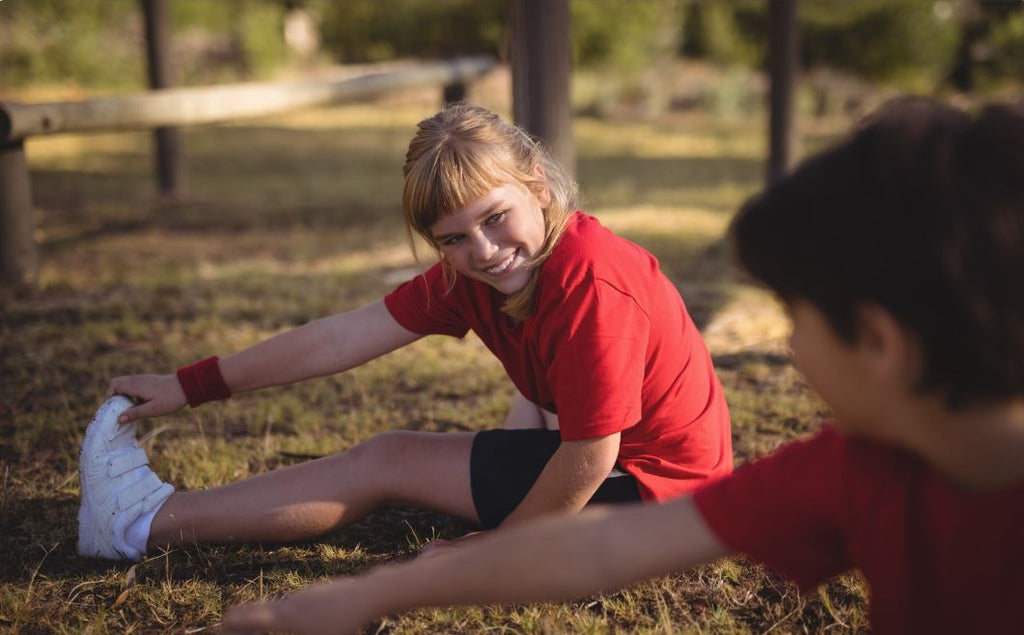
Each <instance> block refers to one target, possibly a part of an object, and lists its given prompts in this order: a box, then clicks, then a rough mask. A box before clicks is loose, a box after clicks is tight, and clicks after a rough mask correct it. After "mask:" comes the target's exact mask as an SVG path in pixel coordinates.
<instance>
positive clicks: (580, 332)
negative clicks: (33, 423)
mask: <svg viewBox="0 0 1024 635" xmlns="http://www.w3.org/2000/svg"><path fill="white" fill-rule="evenodd" d="M403 173H404V176H405V185H404V191H403V200H402V202H403V207H404V210H405V218H406V222H407V225H408V228H409V231H410V233H411V232H416V233H417V234H419V235H420V236H422V237H423V238H425V239H426V240H427V241H428V243H429V244H431V245H432V246H434V247H435V248H436V250H437V252H438V254H439V256H440V262H439V263H438V264H436V265H434V266H433V267H432V268H431V269H429V270H428V271H427V272H426V273H424V274H422V275H420V276H417V277H416V278H414V279H412V280H410V281H409V282H406V283H404V284H402V285H401V286H399V287H398V288H397V289H395V290H394V291H393V292H392V293H390V294H388V295H387V296H386V297H384V298H383V299H382V300H380V301H377V302H374V303H372V304H369V305H367V306H364V307H362V308H359V309H356V310H353V311H349V312H346V313H340V314H337V315H333V316H330V317H326V318H323V319H320V320H316V321H314V322H311V323H309V324H306V325H304V326H302V327H299V328H296V329H294V330H291V331H288V332H285V333H282V334H280V335H278V336H276V337H273V338H271V339H268V340H266V341H264V342H262V343H260V344H257V345H255V346H253V347H251V348H249V349H246V350H243V351H241V352H239V353H236V354H234V355H231V356H229V357H226V358H224V359H222V360H218V359H217V358H216V357H212V358H209V359H206V360H203V361H201V362H198V363H196V364H193V365H191V366H186V367H184V368H182V369H179V370H178V372H177V373H176V374H172V375H136V376H128V377H118V378H115V379H114V380H113V381H111V383H110V387H109V391H108V393H109V395H127V396H129V397H132V398H135V399H136V400H139V401H140V402H141V404H140V405H137V406H133V404H131V403H130V402H129V401H128V400H127V399H123V398H118V399H114V400H111V401H108V402H107V404H105V405H104V407H103V408H101V409H100V412H99V413H98V414H97V417H96V419H95V420H94V422H93V424H92V425H91V426H90V429H89V431H88V432H87V434H86V438H85V441H84V442H83V450H82V459H81V461H82V462H81V477H82V506H81V509H80V512H79V543H78V548H79V552H80V553H82V554H83V555H89V556H99V557H106V558H114V559H118V558H127V559H138V558H139V557H141V556H142V554H144V553H145V552H146V550H147V549H150V548H154V547H156V546H161V545H170V544H180V543H193V542H197V543H229V542H255V541H274V542H277V541H290V540H298V539H302V538H308V537H312V536H316V535H320V534H323V533H325V532H328V531H331V530H334V529H337V528H339V527H341V526H343V525H346V524H348V523H351V522H353V521H355V520H357V519H359V518H360V517H361V516H363V515H365V514H366V513H368V512H369V511H371V510H372V509H374V508H375V507H377V506H379V505H382V504H385V503H393V502H400V503H405V504H410V505H416V506H422V507H428V508H432V509H436V510H439V511H443V512H447V513H449V514H454V515H457V516H460V517H463V518H466V519H468V520H470V521H474V522H477V523H479V524H480V525H481V526H483V527H485V528H494V527H498V526H499V525H501V526H505V525H511V524H515V523H518V522H520V521H523V520H525V519H528V518H531V517H535V516H539V515H542V514H546V513H550V512H554V511H558V510H566V511H578V510H579V509H581V508H582V507H583V506H584V505H586V504H587V503H588V502H590V503H593V502H618V501H632V500H640V499H642V500H665V499H668V498H672V497H675V496H678V495H680V494H683V493H687V492H690V491H692V490H694V489H695V488H696V487H698V486H699V485H701V484H703V483H705V482H707V481H709V480H712V479H716V478H719V477H722V476H724V475H726V474H728V473H729V472H730V471H731V469H732V448H731V436H730V425H729V417H728V410H727V407H726V404H725V400H724V397H723V394H722V389H721V386H720V385H719V383H718V380H717V378H716V377H715V375H714V372H713V370H712V366H711V358H710V356H709V354H708V352H707V349H706V347H705V346H704V343H703V341H702V340H701V337H700V334H699V332H698V331H697V329H696V327H695V326H694V324H693V322H692V321H691V320H690V317H689V315H688V314H687V312H686V309H685V307H684V305H683V302H682V299H681V298H680V297H679V294H678V292H677V291H676V289H675V287H674V286H673V285H672V284H671V283H670V282H669V281H668V279H667V278H666V277H665V276H664V275H663V274H662V273H661V272H660V271H659V269H658V263H657V261H656V260H655V259H654V257H653V256H651V255H650V254H648V253H647V252H646V251H644V250H643V249H641V248H640V247H638V246H636V245H634V244H632V243H630V242H628V241H626V240H624V239H621V238H618V237H616V236H614V235H613V234H612V233H611V232H609V231H608V230H607V229H605V228H604V227H602V226H601V224H600V223H599V222H598V221H597V220H596V219H595V218H593V217H591V216H588V215H586V214H584V213H582V212H579V211H575V198H576V186H575V184H574V183H573V182H572V181H571V180H570V179H569V178H567V176H566V175H565V173H564V172H563V170H562V169H561V168H560V167H559V166H558V165H557V164H555V163H554V162H553V161H552V160H551V159H550V157H549V156H548V154H547V153H546V152H545V151H544V150H543V149H542V148H541V147H540V146H539V145H538V144H537V143H535V142H534V141H533V140H532V139H530V137H529V136H528V135H527V134H525V133H524V132H523V131H522V130H520V129H519V128H517V127H515V126H512V125H509V124H506V123H504V122H503V121H501V119H500V118H498V117H497V116H496V115H494V114H492V113H491V112H489V111H487V110H485V109H482V108H479V107H475V106H470V105H465V104H457V105H453V106H449V107H447V108H445V109H444V110H442V111H441V112H440V113H438V114H436V115H434V116H433V117H430V118H428V119H426V120H424V121H422V122H420V124H419V126H418V128H417V132H416V134H415V136H414V137H413V139H412V141H411V143H410V144H409V149H408V152H407V154H406V161H405V165H404V167H403ZM470 330H472V331H473V332H474V333H476V334H477V336H478V337H479V338H480V339H481V340H482V341H483V342H484V344H485V345H486V346H487V347H488V348H489V349H490V350H491V351H492V352H493V353H494V354H495V355H496V356H497V357H498V359H499V360H501V362H502V364H503V365H504V367H505V369H506V371H507V372H508V374H509V377H510V378H511V380H512V381H513V383H514V384H515V386H516V388H517V389H518V391H519V394H518V395H517V397H516V399H515V401H514V403H513V404H512V407H511V409H510V411H509V414H508V418H507V420H506V426H505V429H500V430H487V431H484V432H477V433H473V432H464V433H425V432H388V433H384V434H380V435H377V436H375V437H373V438H371V439H369V440H368V441H366V442H364V443H362V444H360V445H358V446H356V447H355V448H353V449H351V450H349V451H347V452H342V453H339V454H337V455H334V456H330V457H326V458H323V459H319V460H316V461H310V462H308V463H303V464H299V465H295V466H291V467H288V468H284V469H279V470H276V471H274V472H271V473H268V474H263V475H260V476H256V477H254V478H250V479H246V480H243V481H239V482H236V483H232V484H229V485H226V486H223V487H217V488H213V489H209V490H204V491H198V492H178V493H172V492H173V490H172V488H171V487H170V486H169V485H167V484H166V483H162V482H161V481H160V479H158V478H157V477H156V476H155V475H154V474H153V473H152V472H151V471H150V470H149V468H148V467H147V465H146V463H147V459H146V457H145V453H144V452H143V451H142V450H141V449H139V448H138V445H137V443H136V441H135V436H134V431H133V429H132V427H131V426H122V425H121V424H127V423H130V422H134V421H136V420H138V419H140V418H143V417H153V416H159V415H164V414H168V413H171V412H174V411H176V410H178V409H179V408H181V407H182V406H183V405H184V404H185V403H186V402H187V403H189V404H190V405H191V406H192V407H196V406H198V405H199V404H200V403H203V402H205V401H211V400H215V399H223V398H226V397H228V396H230V395H231V394H232V393H237V392H242V391H246V390H255V389H258V388H266V387H268V386H280V385H283V384H288V383H292V382H296V381H301V380H304V379H308V378H311V377H320V376H324V375H328V374H332V373H338V372H342V371H344V370H347V369H349V368H353V367H355V366H358V365H359V364H362V363H364V362H367V361H369V360H371V359H374V358H376V357H378V356H380V355H383V354H385V353H387V352H389V351H392V350H395V349H397V348H399V347H402V346H405V345H407V344H410V343H412V342H414V341H416V340H417V339H419V338H421V337H423V336H424V335H427V334H447V335H452V336H455V337H463V336H464V335H465V334H466V333H467V332H468V331H470Z"/></svg>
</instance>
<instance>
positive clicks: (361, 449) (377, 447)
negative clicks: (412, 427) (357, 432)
mask: <svg viewBox="0 0 1024 635" xmlns="http://www.w3.org/2000/svg"><path fill="white" fill-rule="evenodd" d="M418 436H419V433H416V432H409V431H407V430H392V431H389V432H382V433H380V434H378V435H375V436H372V437H370V438H369V439H367V440H366V441H363V442H362V443H360V444H359V445H357V446H355V447H354V448H352V449H351V450H349V451H348V452H347V454H348V455H349V458H350V459H352V460H354V461H363V462H365V463H367V464H369V465H372V466H380V465H384V464H386V463H388V462H391V461H402V460H404V459H405V458H407V456H408V454H409V453H410V452H411V451H413V450H412V448H415V446H416V445H417V443H416V440H417V437H418Z"/></svg>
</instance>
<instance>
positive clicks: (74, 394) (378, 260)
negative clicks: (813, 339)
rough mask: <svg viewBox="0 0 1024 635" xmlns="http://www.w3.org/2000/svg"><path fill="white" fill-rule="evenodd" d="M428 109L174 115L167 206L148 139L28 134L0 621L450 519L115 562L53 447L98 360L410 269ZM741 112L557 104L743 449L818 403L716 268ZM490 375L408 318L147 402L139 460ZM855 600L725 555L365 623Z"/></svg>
mask: <svg viewBox="0 0 1024 635" xmlns="http://www.w3.org/2000/svg"><path fill="white" fill-rule="evenodd" d="M435 107H436V104H435V103H434V101H433V96H431V97H430V98H429V99H422V98H415V97H411V98H409V99H407V100H404V101H401V100H400V101H398V102H395V103H386V104H380V103H369V104H360V105H353V106H348V107H344V108H335V109H325V110H317V111H307V112H302V113H296V114H294V115H289V116H284V117H278V118H275V119H268V120H260V121H256V122H249V123H244V124H234V125H229V126H220V127H207V128H195V129H189V130H185V131H184V133H183V136H184V139H183V146H184V149H185V153H186V155H187V157H188V173H187V183H188V195H187V196H186V197H184V198H183V199H182V200H180V201H177V202H172V203H168V202H161V201H159V200H157V199H156V198H155V196H154V194H153V191H154V185H153V183H152V178H151V176H150V167H149V137H148V135H146V134H120V135H93V136H87V137H86V136H81V137H79V136H58V137H53V138H43V139H34V140H31V141H30V142H29V143H28V145H27V149H28V156H29V159H30V163H31V168H32V175H33V188H34V197H35V204H36V208H37V223H38V236H39V240H40V243H41V260H42V289H41V291H40V292H39V293H38V294H36V295H34V296H32V297H23V298H15V297H4V298H3V299H2V302H3V306H2V315H0V403H2V404H3V405H2V407H0V433H2V434H0V553H3V554H4V558H3V559H2V561H0V631H8V632H25V633H43V632H56V633H64V632H68V633H80V632H89V633H94V634H98V633H112V632H171V631H173V632H182V633H195V632H202V631H206V630H213V629H214V628H215V627H216V625H217V623H218V622H219V620H220V615H221V613H222V611H223V610H224V609H225V607H227V606H230V605H232V604H235V603H237V602H241V601H245V600H251V599H254V598H265V597H270V596H274V595H278V594H281V593H285V592H288V591H290V590H293V589H296V588H299V587H301V586H304V585H307V584H309V583H311V582H313V581H316V580H320V579H324V578H327V577H330V576H336V575H343V574H351V573H356V572H360V571H365V570H366V569H367V568H369V567H372V566H374V565H376V564H378V563H381V562H385V561H389V560H393V559H399V558H406V557H410V556H413V555H415V554H416V553H417V552H418V551H419V549H420V548H421V547H422V545H423V544H425V542H426V541H428V540H429V539H430V538H432V537H435V536H448V537H451V536H455V535H458V534H460V533H462V532H464V531H467V530H468V529H469V527H468V526H466V525H465V524H464V523H461V522H457V521H454V520H452V519H449V518H447V517H444V516H442V515H439V514H434V513H431V512H426V511H420V510H412V509H404V508H392V509H384V510H380V511H379V512H376V513H374V514H373V515H371V516H370V517H368V518H366V519H365V520H363V521H361V522H360V523H358V524H356V525H355V526H352V527H350V528H348V529H345V530H344V531H340V532H337V533H335V534H332V535H329V536H326V537H324V538H322V539H319V540H314V541H309V542H305V543H300V544H292V545H249V546H239V547H191V548H178V549H173V550H170V551H167V552H162V553H157V554H153V555H151V556H150V557H149V558H147V559H146V560H145V561H143V562H141V563H139V564H137V565H134V566H133V565H129V564H116V563H107V562H101V561H95V560H88V559H82V558H79V557H77V556H76V555H75V550H74V543H75V530H76V521H75V514H76V511H77V502H78V480H77V476H76V474H77V473H76V466H77V457H78V447H79V443H80V441H81V438H82V435H83V432H84V429H85V426H86V424H87V423H88V421H89V420H90V419H91V417H92V414H93V412H94V411H95V409H96V407H97V406H98V405H99V403H100V401H101V400H102V395H103V393H104V391H105V388H106V383H107V381H108V380H109V379H110V378H111V377H113V376H115V375H118V374H123V373H135V372H166V371H169V370H171V369H173V368H175V367H176V366H178V365H180V364H183V363H187V362H190V361H193V360H195V359H198V358H201V357H205V356H207V355H210V354H214V353H226V352H229V351H232V350H236V349H238V348H240V347H244V346H247V345H249V344H252V343H255V342H257V341H259V340H260V339H262V338H264V337H267V336H269V335H271V334H273V333H275V332H278V331H280V330H282V329H285V328H288V327H291V326H295V325H298V324H301V323H304V322H306V321H308V320H310V319H313V318H316V317H318V316H322V315H326V314H329V313H331V312H335V311H340V310H345V309H349V308H352V307H355V306H358V305H359V304H361V303H363V302H366V301H368V300H371V299H374V298H376V297H379V296H380V295H381V294H383V293H385V292H386V291H387V290H389V289H390V288H392V287H393V286H394V284H395V282H396V280H400V279H402V278H403V277H404V276H408V275H409V272H410V271H411V270H412V269H413V268H415V267H416V266H417V263H416V262H415V261H414V260H413V258H412V256H411V255H410V253H409V250H408V248H407V247H406V246H405V244H404V233H403V231H402V228H401V225H400V220H399V218H400V213H399V199H398V194H397V193H398V191H399V187H400V166H401V160H402V155H403V153H404V147H405V143H406V142H407V140H408V137H409V135H410V131H411V130H412V128H413V126H414V124H415V122H416V121H417V120H418V119H420V118H421V117H423V116H426V115H429V114H430V113H431V112H432V111H433V109H434V108H435ZM763 129H764V126H763V122H762V121H760V120H756V119H755V120H752V121H747V120H743V121H737V120H720V119H714V118H711V117H707V116H700V115H692V116H691V115H688V116H685V117H675V118H673V119H666V120H664V121H660V122H654V123H636V122H617V123H616V122H606V121H598V120H592V119H586V118H583V119H580V120H578V122H577V124H576V134H577V139H578V151H579V155H580V156H579V174H580V177H581V181H582V185H583V190H584V192H585V193H586V201H587V202H586V207H587V209H588V210H589V211H592V212H594V213H596V214H597V215H598V216H599V217H600V218H601V219H602V220H603V221H604V222H605V223H607V224H608V225H609V226H611V227H612V228H614V229H615V230H616V231H617V232H619V233H620V234H621V235H623V236H626V237H627V238H630V239H632V240H634V241H636V242H638V243H640V244H642V245H644V246H645V247H647V248H648V249H649V250H651V251H652V252H654V253H655V254H656V255H657V256H658V257H659V259H660V260H661V262H662V264H663V268H664V269H665V271H666V273H667V274H668V275H669V276H670V278H671V279H672V280H673V281H674V282H676V283H677V285H678V286H679V288H680V289H681V291H682V293H683V295H684V297H685V298H686V299H687V302H688V306H689V308H690V310H691V312H692V313H693V315H694V316H695V318H696V320H697V321H698V323H699V325H700V326H701V328H702V330H703V332H704V334H705V338H706V339H707V341H708V344H709V347H710V348H711V350H712V353H713V355H714V357H715V361H716V365H717V368H718V371H719V374H720V377H721V379H722V382H723V384H724V386H725V389H726V394H727V397H728V400H729V403H730V406H731V408H732V413H733V417H734V442H735V448H736V454H737V457H738V459H739V461H741V462H742V461H745V460H749V459H750V458H752V457H755V456H758V455H761V454H763V453H765V452H768V451H770V450H771V449H773V448H774V447H776V446H778V445H779V444H781V443H783V442H785V441H787V440H790V439H793V438H797V437H800V436H803V435H806V434H808V433H809V432H811V431H812V430H814V429H815V428H816V427H817V426H818V425H819V424H820V421H821V420H822V418H823V417H824V416H825V415H826V412H825V409H824V407H823V405H822V404H821V403H820V402H819V401H818V400H817V399H816V398H815V397H814V396H813V395H812V394H811V393H810V392H809V391H808V390H807V388H806V387H805V386H804V384H803V383H802V381H801V380H800V378H799V376H798V375H797V373H796V372H795V371H794V369H793V368H792V366H791V364H790V363H789V361H788V358H787V357H786V355H785V345H784V339H785V333H786V327H785V323H784V319H783V317H782V315H781V313H780V312H779V309H778V307H777V306H775V304H774V302H773V301H772V300H771V298H770V297H768V296H767V295H766V294H765V293H764V292H763V291H760V290H758V289H755V288H752V287H750V286H747V285H745V284H743V283H742V282H741V281H738V280H737V278H736V276H734V274H733V272H732V271H731V269H730V267H729V264H728V261H727V257H726V254H725V249H724V246H723V243H722V235H723V232H724V229H725V227H726V225H727V223H728V220H729V217H730V214H731V213H732V211H733V210H734V209H735V208H736V207H737V206H738V204H739V203H740V202H741V201H742V200H743V199H744V197H746V196H747V195H749V194H750V193H752V192H754V191H756V189H757V188H758V187H759V185H760V182H761V178H762V168H763V166H762V161H761V156H762V155H763V151H764V141H763ZM834 132H835V130H834V129H825V130H824V131H823V132H821V133H820V135H821V138H825V137H827V136H828V135H829V134H834ZM819 141H820V140H819ZM810 143H811V144H813V143H815V140H814V139H812V140H811V141H810ZM511 391H512V389H511V386H510V385H509V382H508V381H507V379H506V378H505V377H504V375H503V372H502V369H501V367H500V365H499V364H498V362H497V361H496V360H494V359H493V358H491V357H490V356H489V354H488V353H487V352H486V350H485V349H484V348H483V346H482V345H481V344H480V343H479V342H478V341H477V340H475V339H473V338H472V337H470V338H467V339H465V340H461V341H457V340H452V339H446V338H427V339H425V340H423V341H420V342H418V343H416V344H415V345H413V346H411V347H409V348H407V349H405V350H402V351H398V352H396V353H394V354H392V355H390V356H388V357H386V358H383V359H380V360H377V361H375V362H372V363H370V364H367V365H366V366H364V367H362V368H359V369H356V370H354V371H352V372H350V373H347V374H344V375H341V376H337V377H331V378H326V379H320V380H314V381H310V382H306V383H303V384H300V385H296V386H290V387H285V388H280V389H274V390H267V391H263V392H260V393H250V394H246V395H241V396H239V397H237V398H234V399H232V400H230V401H228V402H224V403H220V404H212V405H207V406H204V407H202V408H199V409H197V410H189V409H186V410H184V411H181V412H179V413H177V414H175V415H173V416H169V417H166V418H164V419H161V420H157V421H153V422H149V423H147V424H144V426H143V430H144V431H146V432H148V435H147V438H146V441H145V443H144V445H145V446H146V447H147V449H148V450H150V452H151V455H152V457H153V462H154V466H155V468H156V470H157V471H158V473H160V474H161V475H163V476H164V477H166V478H168V479H169V480H170V481H171V482H172V483H173V484H174V485H175V486H177V487H179V488H185V489H198V488H204V487H210V486H215V485H218V484H221V483H225V482H228V481H233V480H236V479H239V478H244V477H246V476H249V475H253V474H257V473H261V472H264V471H267V470H271V469H274V468H275V467H278V466H281V465H286V464H289V463H293V462H295V461H298V460H303V459H304V458H307V457H310V456H319V455H324V454H329V453H332V452H337V451H341V450H344V449H346V448H349V447H352V446H353V445H354V444H356V443H358V442H360V441H362V440H364V439H366V438H368V437H369V436H371V435H373V434H375V433H377V432H380V431H383V430H389V429H415V430H433V431H447V430H477V429H481V428H485V427H488V426H493V425H496V424H497V423H499V422H500V420H501V418H502V416H503V412H504V409H505V408H506V407H507V405H508V403H509V400H510V398H511V395H512V392H511ZM866 620H867V618H866V612H865V589H864V586H863V584H862V583H861V582H860V581H859V579H858V578H856V577H844V578H841V579H839V580H837V581H833V582H831V583H830V584H828V585H826V586H825V587H823V588H822V590H821V592H820V593H818V594H812V595H810V596H802V595H800V594H799V593H798V591H797V590H796V589H795V588H794V587H792V586H790V585H788V584H786V583H785V582H783V581H782V580H780V579H779V578H778V577H776V576H774V575H773V574H771V573H769V572H767V571H765V570H763V569H761V568H759V567H757V566H754V565H752V564H750V563H748V562H746V561H744V560H742V559H738V558H737V559H727V560H723V561H720V562H717V563H713V564H710V565H707V566H704V567H699V568H697V569H695V570H693V571H688V572H681V573H678V574H674V575H671V576H667V577H664V578H659V579H655V580H649V581H646V582H643V583H641V584H638V585H636V586H633V587H630V588H627V589H623V590H619V591H615V592H611V593H607V594H604V595H600V596H596V597H590V598H581V599H579V600H577V601H575V602H571V603H564V604H541V605H532V606H499V607H485V608H465V609H455V610H423V611H418V612H413V613H410V614H406V615H401V616H391V617H388V618H386V619H384V620H382V621H380V622H378V623H376V624H373V625H371V626H370V628H369V631H368V632H372V633H379V632H387V633H412V632H467V633H478V632H484V631H486V632H489V633H495V632H515V633H519V632H522V633H551V632H573V633H606V632H616V633H619V632H622V633H625V632H636V633H764V632H771V633H826V632H856V631H862V630H865V629H866V628H867V625H866Z"/></svg>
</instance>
